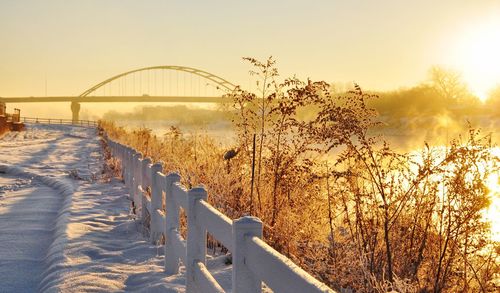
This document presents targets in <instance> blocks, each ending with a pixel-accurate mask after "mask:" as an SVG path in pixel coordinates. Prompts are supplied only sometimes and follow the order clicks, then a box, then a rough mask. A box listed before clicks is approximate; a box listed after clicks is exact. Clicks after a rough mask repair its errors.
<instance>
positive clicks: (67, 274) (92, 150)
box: [0, 125, 231, 292]
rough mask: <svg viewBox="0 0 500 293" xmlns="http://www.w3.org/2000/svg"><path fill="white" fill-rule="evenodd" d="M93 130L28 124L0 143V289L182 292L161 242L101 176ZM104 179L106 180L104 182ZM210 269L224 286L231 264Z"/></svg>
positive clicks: (120, 187)
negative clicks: (169, 269)
mask: <svg viewBox="0 0 500 293" xmlns="http://www.w3.org/2000/svg"><path fill="white" fill-rule="evenodd" d="M100 143H101V142H100V139H99V138H98V136H97V135H96V133H95V129H88V128H80V127H72V126H60V125H57V126H50V125H32V126H29V127H28V129H27V130H26V131H25V132H20V133H14V132H12V133H8V134H7V135H5V136H4V137H3V139H2V140H0V276H1V277H0V292H33V291H41V292H59V291H62V292H81V291H84V292H88V291H93V292H112V291H134V292H135V291H143V292H156V291H158V292H159V291H162V292H184V291H185V290H184V283H185V278H184V274H183V270H182V269H181V272H180V273H179V274H178V275H173V276H168V275H166V274H165V273H164V271H163V261H164V258H163V255H162V251H163V249H162V247H161V246H155V245H151V244H149V243H148V241H147V240H148V239H147V237H145V236H144V235H142V232H141V231H142V230H141V227H140V223H139V222H138V221H137V220H135V217H133V216H132V215H130V208H129V207H130V202H129V200H128V195H127V190H126V188H125V186H124V184H123V183H122V182H121V181H119V180H118V179H116V178H107V179H106V178H104V176H103V174H102V172H101V170H102V166H103V164H104V162H103V159H102V149H101V144H100ZM105 179H106V180H105ZM208 267H209V269H210V270H211V271H212V273H214V275H215V277H216V279H217V280H219V281H220V282H221V283H222V285H223V287H224V289H226V290H230V279H231V272H230V267H228V266H226V265H224V264H223V259H221V258H220V259H213V260H211V261H210V262H209V265H208Z"/></svg>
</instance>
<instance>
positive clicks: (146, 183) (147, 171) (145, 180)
mask: <svg viewBox="0 0 500 293" xmlns="http://www.w3.org/2000/svg"><path fill="white" fill-rule="evenodd" d="M141 167H142V168H141V170H140V172H141V178H142V180H141V186H142V194H141V195H140V201H141V221H142V223H143V224H144V223H145V220H146V215H147V209H146V196H147V192H148V187H150V185H151V182H150V180H149V176H150V175H151V159H150V158H144V159H142V165H141ZM149 212H150V215H151V211H149Z"/></svg>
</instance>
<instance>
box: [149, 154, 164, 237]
mask: <svg viewBox="0 0 500 293" xmlns="http://www.w3.org/2000/svg"><path fill="white" fill-rule="evenodd" d="M161 171H162V166H161V163H160V162H157V163H155V164H154V165H153V166H151V211H149V213H150V215H151V226H150V227H151V233H150V238H149V240H150V241H151V243H153V244H155V243H156V242H157V241H158V239H160V235H161V232H162V229H161V228H162V227H160V219H158V217H159V216H160V215H159V214H158V210H161V208H162V207H161V204H162V186H163V183H164V182H161V181H160V180H158V179H159V176H158V172H161Z"/></svg>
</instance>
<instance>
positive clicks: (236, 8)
mask: <svg viewBox="0 0 500 293" xmlns="http://www.w3.org/2000/svg"><path fill="white" fill-rule="evenodd" d="M498 19H500V1H499V0H475V1H473V0H440V1H435V0H420V1H414V0H412V1H405V0H378V1H373V0H349V1H348V0H342V1H341V0H329V1H326V0H325V1H321V0H317V1H261V0H254V1H229V0H214V1H168V0H165V1H159V0H150V1H138V0H135V1H132V0H105V1H102V0H85V1H76V0H45V1H42V0H0V44H1V47H0V48H1V49H0V52H1V54H0V96H4V97H12V96H45V95H49V96H54V95H56V96H58V95H79V94H80V93H82V92H83V91H85V90H86V89H88V88H90V87H91V86H92V85H94V84H96V83H98V82H100V81H102V80H104V79H106V78H108V77H111V76H114V75H116V74H119V73H122V72H124V71H127V70H132V69H135V68H140V67H145V66H154V65H183V66H192V67H195V68H199V69H203V70H206V71H209V72H211V73H214V74H216V75H219V76H221V77H224V78H226V79H228V80H230V81H232V82H233V83H235V84H246V83H248V80H249V77H248V70H249V69H250V66H249V65H248V64H247V63H246V62H244V61H243V60H242V57H245V56H249V57H255V58H258V59H265V58H267V57H268V56H271V55H272V56H273V57H274V58H275V59H276V60H277V65H278V68H279V70H280V72H281V74H282V75H283V76H291V75H294V74H295V75H297V76H298V77H300V78H304V79H305V78H311V79H313V80H325V81H327V82H353V81H355V82H357V83H359V84H360V85H361V86H362V87H363V88H368V89H374V90H389V89H397V88H400V87H410V86H413V85H415V84H417V83H419V82H422V81H425V80H426V78H427V77H428V71H429V68H430V67H431V66H433V65H442V66H446V67H448V68H453V69H455V70H458V71H460V72H462V73H463V76H464V79H465V80H466V82H468V84H469V86H470V87H471V89H472V90H473V92H475V93H476V94H478V95H480V96H483V97H484V96H485V95H486V93H487V91H488V90H489V89H491V88H493V87H494V86H495V85H496V84H497V83H500V57H499V55H500V54H498V52H500V21H499V20H498ZM497 49H498V50H497Z"/></svg>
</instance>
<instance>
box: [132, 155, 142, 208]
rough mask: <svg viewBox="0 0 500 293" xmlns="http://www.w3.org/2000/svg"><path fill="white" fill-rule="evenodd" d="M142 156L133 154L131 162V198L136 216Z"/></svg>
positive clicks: (140, 182) (138, 203)
mask: <svg viewBox="0 0 500 293" xmlns="http://www.w3.org/2000/svg"><path fill="white" fill-rule="evenodd" d="M141 163H142V154H141V153H139V152H136V153H135V154H134V161H133V162H132V172H133V174H134V175H133V176H134V178H133V182H134V183H133V184H132V192H133V193H132V198H133V201H134V208H135V210H134V213H135V214H136V215H137V212H138V210H137V208H138V207H139V205H140V204H141V203H140V201H139V200H140V196H139V185H141V184H142V178H141V175H142V168H141V167H142V164H141Z"/></svg>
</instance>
